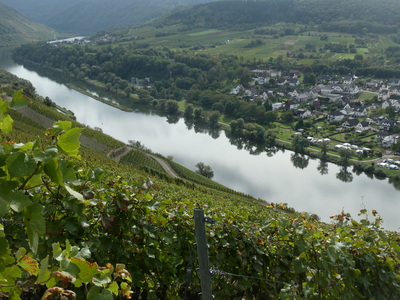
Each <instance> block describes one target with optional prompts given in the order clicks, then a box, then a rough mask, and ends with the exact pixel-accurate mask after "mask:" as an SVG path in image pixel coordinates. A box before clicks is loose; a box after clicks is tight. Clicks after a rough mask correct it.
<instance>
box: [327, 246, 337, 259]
mask: <svg viewBox="0 0 400 300" xmlns="http://www.w3.org/2000/svg"><path fill="white" fill-rule="evenodd" d="M327 253H328V256H329V258H330V260H331V261H332V262H333V263H334V262H335V261H336V259H337V254H336V250H335V248H334V247H332V246H330V247H328V249H327Z"/></svg>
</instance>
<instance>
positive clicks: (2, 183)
mask: <svg viewBox="0 0 400 300" xmlns="http://www.w3.org/2000/svg"><path fill="white" fill-rule="evenodd" d="M17 186H18V182H15V181H13V182H10V181H6V180H0V217H3V216H4V215H5V214H6V213H7V212H8V209H9V207H10V203H11V201H12V199H13V197H12V195H13V190H14V189H15V188H16V187H17Z"/></svg>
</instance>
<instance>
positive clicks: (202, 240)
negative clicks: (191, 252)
mask: <svg viewBox="0 0 400 300" xmlns="http://www.w3.org/2000/svg"><path fill="white" fill-rule="evenodd" d="M194 224H195V234H196V243H197V256H198V260H199V273H200V283H201V295H202V299H203V300H211V299H213V295H212V290H211V273H210V266H209V263H208V245H207V239H206V226H205V218H204V211H203V209H201V208H195V209H194Z"/></svg>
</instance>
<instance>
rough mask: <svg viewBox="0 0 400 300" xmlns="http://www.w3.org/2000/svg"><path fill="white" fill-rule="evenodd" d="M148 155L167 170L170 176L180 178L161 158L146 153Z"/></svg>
mask: <svg viewBox="0 0 400 300" xmlns="http://www.w3.org/2000/svg"><path fill="white" fill-rule="evenodd" d="M146 155H147V156H148V157H150V158H152V159H154V160H155V161H156V162H158V163H159V164H160V165H161V167H162V168H163V169H164V170H165V172H167V173H168V175H170V176H171V177H174V178H179V176H178V175H177V174H176V173H175V172H174V170H172V168H171V166H170V165H169V164H167V163H166V162H165V161H164V160H162V159H161V158H159V157H157V156H154V155H151V154H148V153H146Z"/></svg>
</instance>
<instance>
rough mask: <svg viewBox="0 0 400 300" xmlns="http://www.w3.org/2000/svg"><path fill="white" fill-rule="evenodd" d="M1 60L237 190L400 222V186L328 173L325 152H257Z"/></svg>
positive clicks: (124, 136)
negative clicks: (321, 155) (301, 157)
mask: <svg viewBox="0 0 400 300" xmlns="http://www.w3.org/2000/svg"><path fill="white" fill-rule="evenodd" d="M0 58H1V57H0ZM0 68H3V69H5V70H7V71H9V72H11V73H13V74H15V75H17V76H18V77H21V78H25V79H27V80H29V81H31V82H32V84H33V85H34V86H35V88H36V91H37V93H38V94H40V95H42V96H48V97H49V98H50V99H51V100H52V101H54V102H56V103H57V104H59V105H60V106H62V107H65V108H67V109H69V110H71V111H73V112H74V114H75V116H76V118H77V120H78V121H79V122H81V123H83V124H86V125H89V126H90V127H99V128H101V129H102V130H103V132H104V133H106V134H109V135H111V136H113V137H115V138H117V139H119V140H121V141H123V142H126V143H127V142H128V141H129V140H136V141H140V142H141V143H142V144H144V145H145V146H146V147H147V148H150V149H151V150H152V151H153V152H156V153H160V154H162V155H164V156H172V157H173V159H174V161H176V162H177V163H179V164H181V165H183V166H185V167H187V168H189V169H192V170H195V169H196V167H195V165H196V164H197V163H198V162H204V163H205V164H206V165H210V166H211V167H212V169H213V171H214V178H213V180H215V181H217V182H219V183H221V184H223V185H225V186H227V187H230V188H232V189H234V190H237V191H240V192H243V193H246V194H250V195H252V196H254V197H258V198H261V199H264V200H266V201H268V202H274V203H287V205H288V206H289V207H293V208H294V209H296V210H297V211H305V212H309V213H315V214H317V215H318V216H319V217H320V218H321V220H323V221H326V222H329V220H330V219H329V216H330V215H333V214H337V213H340V212H341V210H342V209H344V211H345V212H349V213H350V214H351V215H352V216H353V217H354V218H355V219H358V217H357V214H358V212H359V211H360V209H362V208H366V209H368V210H369V211H371V210H372V209H376V210H377V211H378V213H379V214H380V215H381V217H382V218H383V220H384V223H383V226H384V227H385V228H386V229H389V230H399V228H400V218H399V212H400V191H399V190H396V189H395V187H394V186H393V185H392V184H390V183H389V182H388V181H387V180H377V179H371V178H369V177H367V176H366V175H365V174H360V175H356V174H355V173H352V172H351V170H349V173H347V174H344V173H343V172H341V168H340V167H338V166H336V165H333V164H327V166H326V168H327V169H326V171H327V173H326V174H324V175H322V174H321V173H324V172H320V171H319V170H318V169H320V167H321V165H320V161H319V160H312V159H310V160H309V161H308V164H307V163H305V165H307V166H306V167H304V164H303V167H304V168H302V167H300V165H301V164H302V163H304V161H303V162H302V161H298V160H296V159H295V158H293V153H292V152H290V151H285V152H281V151H279V152H277V153H276V154H274V155H273V156H272V157H269V156H268V155H267V154H266V153H261V154H258V155H252V154H250V153H249V151H247V150H244V149H238V148H237V147H236V146H234V145H232V144H231V142H230V141H229V139H228V138H227V137H226V136H225V134H224V132H221V133H220V136H219V137H218V138H213V137H212V136H211V135H210V134H207V133H199V132H196V131H195V130H194V129H188V127H187V126H186V125H185V123H184V122H183V120H180V121H178V122H177V123H176V124H170V123H168V122H167V119H166V118H165V117H161V116H158V115H155V114H151V113H142V112H125V111H121V110H118V109H116V108H113V107H111V106H108V105H106V104H103V103H101V102H99V101H96V100H94V99H92V98H90V97H88V96H86V95H83V94H80V93H79V92H76V91H74V90H71V89H69V88H67V87H66V86H65V85H63V84H61V83H57V82H56V81H54V80H51V79H49V78H47V77H45V76H40V75H38V73H36V72H34V71H30V70H28V69H26V68H25V67H23V66H21V65H18V64H15V63H14V62H12V61H11V60H9V59H5V58H4V57H3V58H2V60H1V61H0ZM293 161H294V163H293ZM295 165H296V166H297V167H296V166H295ZM338 178H342V179H341V180H339V179H338ZM345 181H347V182H345ZM370 218H371V219H372V215H371V214H370Z"/></svg>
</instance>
